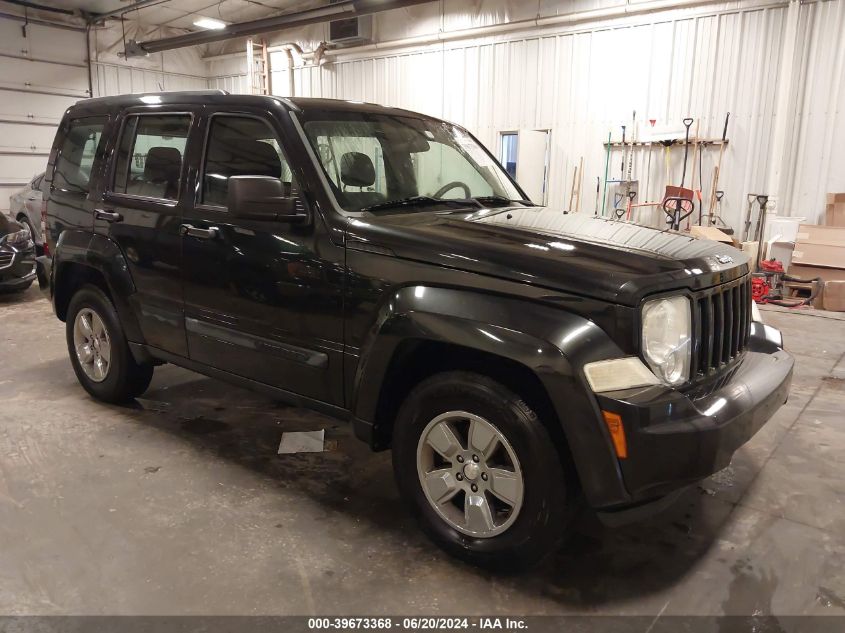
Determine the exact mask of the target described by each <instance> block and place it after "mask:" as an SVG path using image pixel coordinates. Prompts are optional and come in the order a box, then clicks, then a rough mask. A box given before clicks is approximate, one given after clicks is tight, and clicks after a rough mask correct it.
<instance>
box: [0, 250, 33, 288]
mask: <svg viewBox="0 0 845 633" xmlns="http://www.w3.org/2000/svg"><path fill="white" fill-rule="evenodd" d="M9 252H10V251H6V253H7V254H8V253H9ZM35 277H36V273H35V249H34V245H31V246H30V248H28V249H25V250H20V251H14V254H13V255H12V259H11V261H10V263H9V264H7V265H4V266H3V267H1V268H0V292H11V291H15V290H22V289H25V288H28V287H29V285H30V284H31V283H32V282H33V280H34V279H35Z"/></svg>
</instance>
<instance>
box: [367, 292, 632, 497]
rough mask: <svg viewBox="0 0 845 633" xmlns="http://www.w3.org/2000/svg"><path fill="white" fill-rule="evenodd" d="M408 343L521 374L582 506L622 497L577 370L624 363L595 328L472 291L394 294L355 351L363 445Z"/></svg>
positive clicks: (607, 443)
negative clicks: (456, 349) (568, 464)
mask: <svg viewBox="0 0 845 633" xmlns="http://www.w3.org/2000/svg"><path fill="white" fill-rule="evenodd" d="M526 324H530V330H529V331H526V330H528V328H526ZM408 340H418V341H430V342H442V343H449V344H453V345H459V346H461V347H467V348H471V349H473V350H475V351H479V352H484V353H488V354H492V355H496V356H500V357H502V358H505V359H508V360H510V361H513V362H516V363H519V364H520V365H522V366H524V367H526V368H528V369H529V370H530V371H532V372H533V373H534V375H535V376H536V377H537V378H538V379H539V380H540V382H541V383H542V385H543V387H544V389H545V390H546V394H547V395H548V397H549V400H550V401H551V403H552V406H553V407H554V409H555V413H556V414H557V418H558V421H559V423H560V425H561V427H562V430H563V434H564V437H565V438H566V442H567V443H568V448H569V451H570V452H571V454H572V458H573V461H574V462H575V467H576V469H577V471H578V476H579V479H580V480H581V484H582V487H583V489H584V492H585V494H586V496H587V498H588V500H589V501H590V503H591V504H593V505H610V504H612V503H618V502H619V501H620V499H626V498H627V497H628V493H627V491H626V490H625V488H624V484H623V482H622V476H621V471H620V469H619V464H618V461H617V459H616V456H615V453H614V452H613V447H612V442H611V439H610V436H609V434H608V431H607V428H606V427H605V425H604V424H602V423H601V422H600V421H601V413H600V411H599V408H598V403H597V400H596V398H595V396H594V395H593V394H592V392H591V391H590V389H589V387H588V385H587V384H586V381H585V380H584V378H583V374H582V372H581V369H580V368H581V367H582V366H583V365H584V364H585V363H588V362H591V361H594V360H602V359H606V358H614V357H619V356H623V355H624V354H623V353H622V352H621V350H620V349H619V347H618V346H617V345H616V344H615V343H614V342H613V341H612V340H611V339H610V338H609V337H608V336H607V334H606V333H605V332H604V331H603V330H602V329H601V328H599V326H597V325H596V324H595V323H593V322H592V321H590V320H589V319H586V318H585V317H583V316H579V315H577V314H575V313H573V312H571V311H567V310H565V309H561V308H557V307H553V306H549V305H545V304H541V303H537V302H531V301H528V300H525V299H520V298H511V297H501V296H495V295H491V294H486V293H483V292H479V291H475V290H466V289H464V290H459V289H451V288H440V287H432V286H422V285H418V286H405V287H403V288H400V289H398V290H396V291H395V292H393V293H392V294H390V295H389V296H388V297H387V298H386V300H385V301H384V302H383V304H382V306H381V309H380V310H379V312H378V316H377V318H376V321H375V323H374V325H373V327H372V328H371V329H370V333H369V335H368V336H367V338H366V340H365V341H364V345H362V351H363V353H362V355H361V358H360V361H359V363H358V366H357V368H356V372H355V377H354V381H353V395H352V406H351V409H352V412H353V416H354V419H355V421H356V433H358V434H359V436H362V435H363V436H364V437H366V436H369V439H370V440H371V443H374V440H375V438H376V437H378V435H379V432H380V430H379V429H378V428H377V427H376V426H375V422H376V413H377V407H378V404H379V399H380V397H381V390H382V388H383V385H384V384H385V382H386V374H387V371H388V369H389V368H390V366H391V362H392V360H393V357H394V354H395V352H396V351H397V349H398V348H399V346H400V344H402V343H403V342H405V341H408ZM362 439H364V438H362Z"/></svg>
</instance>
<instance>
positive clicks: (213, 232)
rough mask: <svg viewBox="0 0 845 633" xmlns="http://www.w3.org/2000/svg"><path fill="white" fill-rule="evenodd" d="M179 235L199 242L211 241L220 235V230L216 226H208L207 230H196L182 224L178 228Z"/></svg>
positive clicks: (190, 225) (193, 227) (191, 226)
mask: <svg viewBox="0 0 845 633" xmlns="http://www.w3.org/2000/svg"><path fill="white" fill-rule="evenodd" d="M179 233H181V234H182V235H187V236H188V237H196V238H198V239H201V240H213V239H215V238H217V236H218V235H220V229H218V228H217V227H216V226H210V227H208V228H207V229H198V228H197V227H195V226H194V225H192V224H183V225H181V226H180V227H179Z"/></svg>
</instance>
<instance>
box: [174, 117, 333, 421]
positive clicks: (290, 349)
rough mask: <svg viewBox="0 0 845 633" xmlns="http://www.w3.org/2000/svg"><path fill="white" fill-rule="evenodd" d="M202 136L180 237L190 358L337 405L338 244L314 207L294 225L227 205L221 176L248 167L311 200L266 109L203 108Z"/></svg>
mask: <svg viewBox="0 0 845 633" xmlns="http://www.w3.org/2000/svg"><path fill="white" fill-rule="evenodd" d="M204 137H205V144H204V149H203V157H202V164H201V167H200V172H199V175H198V178H197V186H196V190H197V192H196V201H195V205H194V207H193V209H186V214H185V218H184V225H183V234H184V237H183V239H182V252H183V257H184V260H183V267H182V270H183V274H184V292H185V318H186V326H187V335H188V346H189V350H190V357H191V360H194V361H197V362H199V363H202V364H205V365H209V366H212V367H216V368H218V369H222V370H225V371H227V372H230V373H233V374H237V375H239V376H243V377H246V378H249V379H252V380H255V381H258V382H261V383H264V384H268V385H272V386H275V387H279V388H281V389H284V390H286V391H289V392H292V393H296V394H299V395H303V396H307V397H309V398H313V399H315V400H319V401H322V402H328V403H331V404H335V405H339V404H341V403H342V401H343V396H342V371H343V369H342V367H343V362H342V361H343V303H342V301H343V293H342V290H343V282H344V263H343V262H344V259H343V256H344V254H343V248H342V247H340V246H336V245H334V244H332V242H331V240H330V239H329V236H328V234H327V231H326V228H325V226H324V225H323V224H322V222H321V221H320V219H319V217H318V216H317V217H315V218H314V222H313V223H312V224H311V225H310V226H301V225H296V224H290V223H284V222H281V221H268V220H260V221H259V220H246V219H243V218H237V217H234V216H233V215H232V213H230V211H229V209H228V208H227V192H228V179H229V178H230V177H231V176H246V175H251V176H272V177H274V178H280V179H281V180H282V182H283V184H284V187H285V188H286V190H287V191H288V192H291V193H292V194H293V195H297V194H299V197H300V204H302V205H306V204H308V202H307V201H306V199H305V198H304V197H303V196H302V192H301V190H300V187H299V184H298V183H297V179H296V178H295V176H294V175H293V174H292V170H291V164H290V162H289V160H288V152H286V150H285V148H284V145H283V142H282V137H281V136H280V134H279V130H278V129H277V128H274V126H273V121H272V119H271V118H270V117H266V116H264V115H262V113H261V112H260V111H252V110H249V109H244V110H241V111H238V112H233V111H229V110H226V111H222V110H218V111H214V110H213V109H210V110H209V114H208V116H207V118H206V119H205V121H204ZM304 208H305V207H304V206H303V209H304ZM315 215H316V214H315Z"/></svg>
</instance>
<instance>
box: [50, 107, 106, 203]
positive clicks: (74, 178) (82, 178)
mask: <svg viewBox="0 0 845 633" xmlns="http://www.w3.org/2000/svg"><path fill="white" fill-rule="evenodd" d="M107 122H108V117H105V116H102V117H86V118H82V119H74V120H71V121H70V123H69V124H68V128H67V132H66V133H65V135H64V138H63V139H62V143H61V146H60V148H59V154H58V157H57V158H56V165H55V167H54V169H53V188H55V189H63V190H67V191H75V192H79V193H88V192H89V191H90V189H91V171H92V169H93V167H94V161H95V159H96V158H97V157H98V156H100V155H101V154H102V152H103V147H104V145H105V143H104V142H103V129H104V128H105V126H106V123H107Z"/></svg>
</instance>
